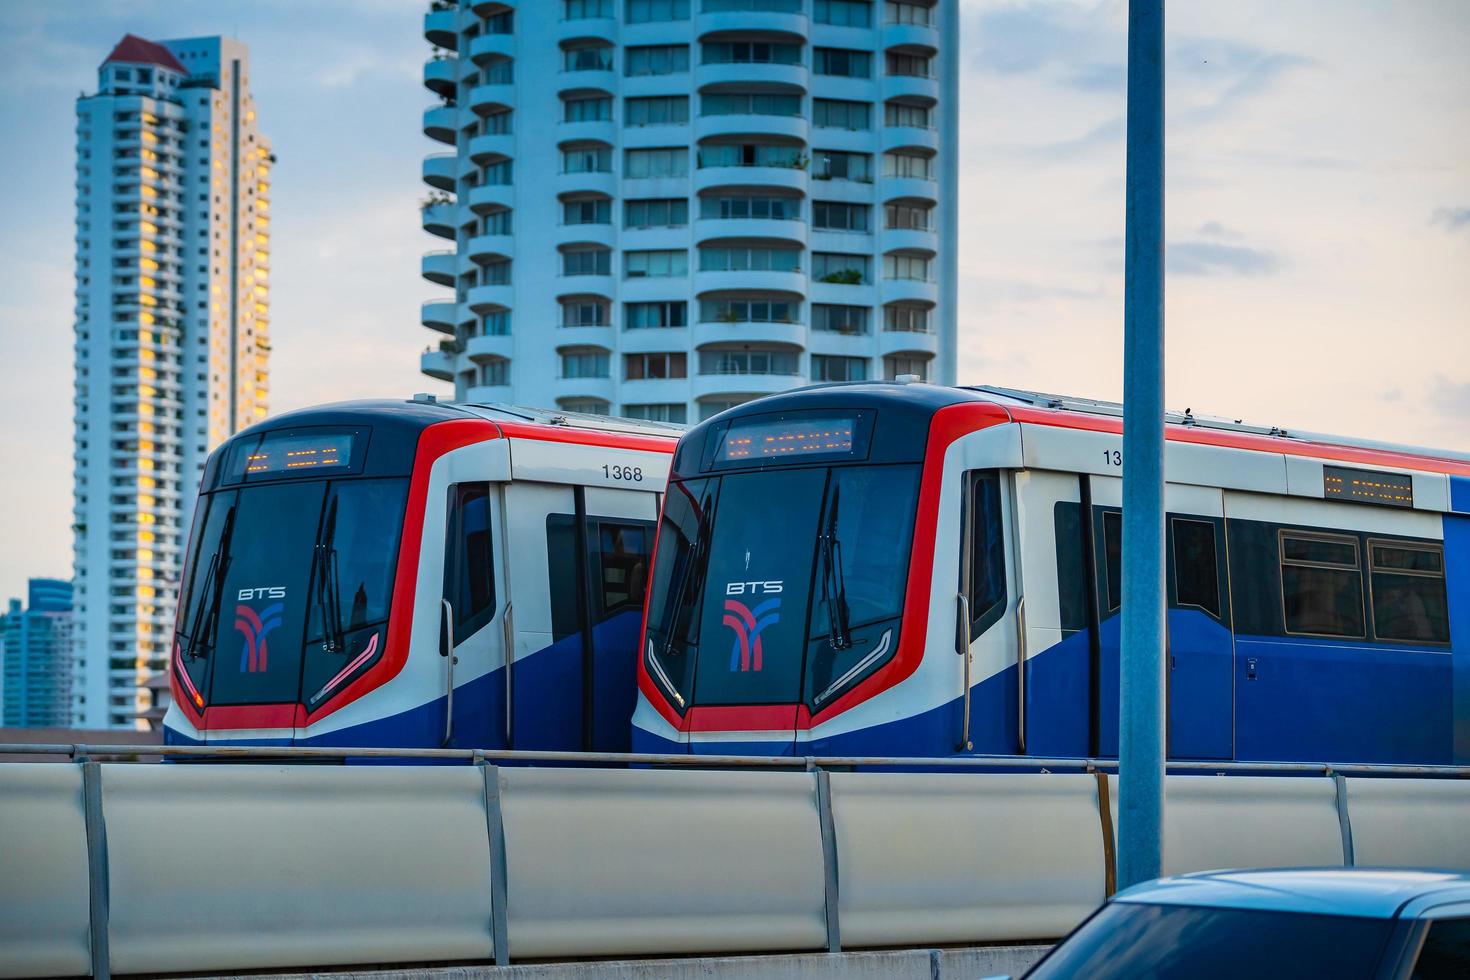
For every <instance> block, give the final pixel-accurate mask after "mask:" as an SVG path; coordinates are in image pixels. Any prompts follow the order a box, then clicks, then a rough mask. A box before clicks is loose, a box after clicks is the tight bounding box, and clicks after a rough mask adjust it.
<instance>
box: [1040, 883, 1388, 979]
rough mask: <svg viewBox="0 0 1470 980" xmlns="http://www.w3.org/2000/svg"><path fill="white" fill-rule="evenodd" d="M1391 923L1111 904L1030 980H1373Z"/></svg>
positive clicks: (1341, 916) (1080, 929)
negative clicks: (1288, 979) (1144, 979)
mask: <svg viewBox="0 0 1470 980" xmlns="http://www.w3.org/2000/svg"><path fill="white" fill-rule="evenodd" d="M1392 925H1393V923H1392V922H1391V921H1389V920H1387V919H1365V918H1358V917H1353V916H1344V915H1308V914H1305V913H1301V912H1272V911H1263V910H1259V909H1229V908H1206V907H1195V906H1186V905H1148V904H1143V903H1141V902H1110V903H1109V904H1107V905H1105V906H1103V907H1102V908H1101V909H1099V910H1098V911H1097V913H1096V914H1095V915H1093V916H1092V918H1090V919H1088V920H1087V921H1086V922H1084V923H1083V924H1082V925H1081V926H1079V927H1078V928H1077V931H1076V932H1074V933H1072V935H1071V936H1069V937H1067V938H1066V939H1065V940H1063V941H1062V943H1060V944H1059V945H1058V946H1057V947H1056V948H1055V949H1054V950H1053V951H1052V952H1051V953H1050V954H1049V955H1048V956H1047V957H1046V958H1045V959H1044V960H1042V961H1041V962H1040V963H1038V964H1037V965H1036V966H1035V968H1033V969H1032V971H1031V972H1030V973H1027V974H1026V980H1061V978H1074V977H1087V978H1088V980H1112V978H1117V980H1123V978H1130V980H1131V978H1135V977H1150V978H1153V980H1226V978H1230V980H1238V978H1243V977H1306V976H1313V977H1334V978H1344V980H1345V978H1352V977H1373V976H1376V975H1377V965H1378V959H1379V956H1380V955H1381V954H1382V951H1383V947H1384V944H1385V943H1386V942H1387V939H1388V935H1389V932H1390V930H1391V929H1392Z"/></svg>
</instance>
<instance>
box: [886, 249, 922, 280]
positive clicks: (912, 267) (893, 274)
mask: <svg viewBox="0 0 1470 980" xmlns="http://www.w3.org/2000/svg"><path fill="white" fill-rule="evenodd" d="M883 278H884V279H913V280H918V281H920V282H928V281H929V259H928V257H927V256H923V255H904V254H901V253H900V254H889V255H885V256H883Z"/></svg>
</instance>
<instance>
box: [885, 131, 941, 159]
mask: <svg viewBox="0 0 1470 980" xmlns="http://www.w3.org/2000/svg"><path fill="white" fill-rule="evenodd" d="M882 143H883V152H885V153H886V152H888V151H889V150H901V149H910V148H912V149H923V150H931V151H934V152H936V153H937V152H938V151H939V130H937V129H923V128H921V127H918V126H885V127H884V129H883V140H882Z"/></svg>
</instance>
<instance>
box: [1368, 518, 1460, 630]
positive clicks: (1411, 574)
mask: <svg viewBox="0 0 1470 980" xmlns="http://www.w3.org/2000/svg"><path fill="white" fill-rule="evenodd" d="M1368 552H1369V563H1370V573H1371V574H1370V576H1369V583H1368V584H1369V589H1370V592H1371V594H1372V596H1373V635H1374V636H1375V637H1377V638H1378V639H1380V640H1405V641H1408V642H1410V643H1448V642H1449V641H1450V617H1449V600H1448V597H1447V596H1446V594H1445V580H1444V548H1443V547H1441V546H1440V545H1434V544H1426V543H1423V542H1418V541H1379V540H1370V541H1369V542H1368Z"/></svg>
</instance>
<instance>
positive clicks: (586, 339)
mask: <svg viewBox="0 0 1470 980" xmlns="http://www.w3.org/2000/svg"><path fill="white" fill-rule="evenodd" d="M614 346H615V342H614V340H613V329H612V327H557V328H556V349H557V350H563V349H566V350H570V349H572V348H583V347H596V348H598V349H599V350H603V351H609V352H611V351H612V349H613V347H614Z"/></svg>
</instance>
